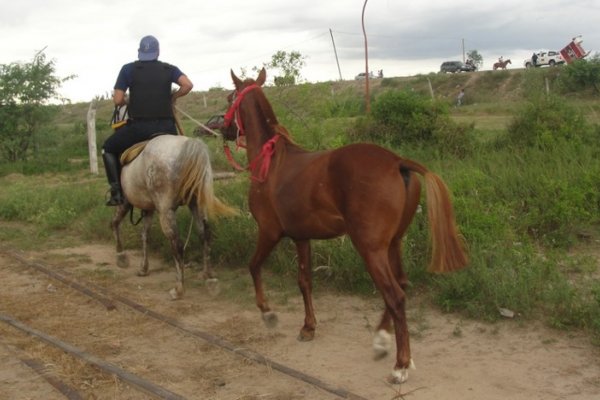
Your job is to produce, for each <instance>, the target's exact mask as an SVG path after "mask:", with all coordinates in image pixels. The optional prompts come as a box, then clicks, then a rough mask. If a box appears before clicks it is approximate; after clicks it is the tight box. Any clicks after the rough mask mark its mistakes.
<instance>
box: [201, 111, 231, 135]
mask: <svg viewBox="0 0 600 400" xmlns="http://www.w3.org/2000/svg"><path fill="white" fill-rule="evenodd" d="M224 121H225V118H224V116H223V114H216V115H213V116H212V117H210V118H209V119H208V121H206V123H205V124H204V125H206V126H207V127H209V128H210V129H212V130H213V131H217V130H219V129H220V128H221V127H223V122H224ZM194 135H196V136H203V135H205V136H213V134H212V133H210V132H209V131H207V130H206V129H204V128H203V127H201V126H198V127H197V128H196V129H194Z"/></svg>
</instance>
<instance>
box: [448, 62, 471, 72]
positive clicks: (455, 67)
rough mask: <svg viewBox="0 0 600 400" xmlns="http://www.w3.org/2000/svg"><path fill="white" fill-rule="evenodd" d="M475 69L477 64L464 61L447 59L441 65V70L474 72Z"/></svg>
mask: <svg viewBox="0 0 600 400" xmlns="http://www.w3.org/2000/svg"><path fill="white" fill-rule="evenodd" d="M472 71H475V65H473V64H465V63H464V62H462V61H445V62H443V63H442V65H441V66H440V72H444V73H445V72H452V73H454V72H472Z"/></svg>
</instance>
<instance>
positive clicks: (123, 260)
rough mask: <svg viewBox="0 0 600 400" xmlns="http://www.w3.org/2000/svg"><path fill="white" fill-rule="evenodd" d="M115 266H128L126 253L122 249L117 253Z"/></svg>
mask: <svg viewBox="0 0 600 400" xmlns="http://www.w3.org/2000/svg"><path fill="white" fill-rule="evenodd" d="M117 267H119V268H127V267H129V258H127V253H125V252H124V251H122V252H120V253H117Z"/></svg>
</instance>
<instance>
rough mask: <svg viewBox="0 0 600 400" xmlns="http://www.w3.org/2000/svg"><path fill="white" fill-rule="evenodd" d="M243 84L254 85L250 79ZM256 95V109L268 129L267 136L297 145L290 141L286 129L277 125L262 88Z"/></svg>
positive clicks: (277, 121)
mask: <svg viewBox="0 0 600 400" xmlns="http://www.w3.org/2000/svg"><path fill="white" fill-rule="evenodd" d="M244 82H247V83H248V84H254V83H255V82H254V80H252V79H246V80H245V81H244ZM258 93H260V95H259V96H257V97H256V100H257V102H258V108H259V109H260V111H261V113H262V115H263V117H264V118H265V122H266V125H267V126H268V127H269V131H270V132H269V136H275V135H277V134H279V135H281V136H282V137H283V138H285V139H286V141H287V142H288V143H291V144H293V145H297V144H296V142H294V139H292V136H291V135H290V133H289V132H288V130H287V129H286V127H285V126H283V125H281V124H280V123H279V120H278V119H277V117H276V116H275V113H274V112H273V107H272V106H271V103H269V100H268V99H267V96H266V95H265V93H264V92H263V90H262V88H260V91H258Z"/></svg>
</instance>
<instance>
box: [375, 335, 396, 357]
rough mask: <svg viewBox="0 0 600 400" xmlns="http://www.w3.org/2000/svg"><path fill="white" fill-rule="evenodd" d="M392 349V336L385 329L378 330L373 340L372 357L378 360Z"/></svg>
mask: <svg viewBox="0 0 600 400" xmlns="http://www.w3.org/2000/svg"><path fill="white" fill-rule="evenodd" d="M391 347H392V335H390V334H389V333H388V331H386V330H385V329H380V330H378V331H377V332H376V333H375V337H374V338H373V357H374V358H375V359H376V360H380V359H382V358H383V357H385V356H387V355H388V353H389V351H390V349H391Z"/></svg>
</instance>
